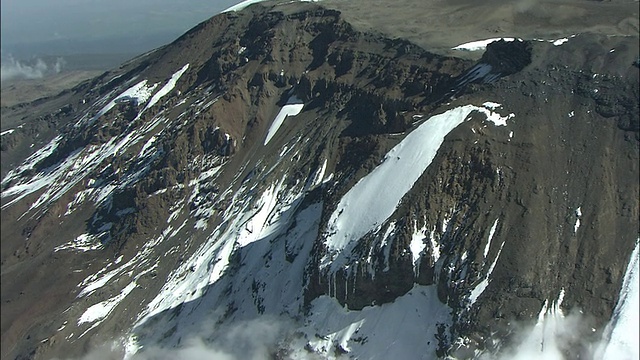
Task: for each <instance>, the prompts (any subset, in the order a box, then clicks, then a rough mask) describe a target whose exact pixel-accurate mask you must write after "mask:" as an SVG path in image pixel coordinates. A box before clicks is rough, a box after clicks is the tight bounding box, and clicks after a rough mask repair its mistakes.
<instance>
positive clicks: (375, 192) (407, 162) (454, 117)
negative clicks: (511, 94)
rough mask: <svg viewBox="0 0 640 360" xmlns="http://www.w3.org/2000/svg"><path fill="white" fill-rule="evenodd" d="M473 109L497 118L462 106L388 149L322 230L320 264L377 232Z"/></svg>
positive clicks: (436, 118) (351, 190) (338, 207)
mask: <svg viewBox="0 0 640 360" xmlns="http://www.w3.org/2000/svg"><path fill="white" fill-rule="evenodd" d="M473 111H479V112H482V113H483V114H485V115H487V117H488V118H489V117H495V116H499V115H498V114H494V113H492V112H491V111H490V110H488V109H486V108H484V107H477V106H474V105H466V106H461V107H457V108H454V109H451V110H448V111H446V112H444V113H442V114H439V115H435V116H433V117H431V118H430V119H428V120H427V121H425V122H424V123H423V124H421V125H420V126H419V127H418V128H417V129H415V130H414V131H412V132H411V133H409V135H407V136H406V137H405V138H404V139H403V140H402V141H401V142H400V143H399V144H398V145H396V146H395V147H394V148H393V149H391V151H389V153H387V154H386V156H385V157H384V160H383V162H382V163H381V164H380V165H378V166H377V167H376V168H375V169H374V170H373V171H372V172H371V173H369V174H368V175H366V176H365V177H363V178H362V179H360V181H358V182H357V183H356V184H355V185H354V186H353V187H352V188H351V189H350V190H349V191H348V192H347V193H346V194H345V195H344V196H343V197H342V199H340V201H339V203H338V205H337V206H336V209H335V211H334V212H333V213H332V214H331V216H330V217H329V221H328V223H327V228H326V231H325V239H326V240H325V243H326V245H327V248H328V250H329V252H328V253H327V255H326V256H325V258H324V261H323V265H324V266H326V265H327V264H328V263H329V262H331V261H332V260H333V259H331V258H330V257H334V256H336V255H337V254H339V253H341V252H342V251H343V250H344V249H345V248H346V247H347V246H350V245H352V244H353V242H355V241H356V240H358V239H360V238H361V237H362V236H364V235H365V234H366V233H368V232H370V231H372V230H376V229H379V228H380V226H381V225H382V223H383V222H384V221H385V220H386V219H387V218H389V216H391V214H393V212H394V211H395V209H396V206H397V205H398V203H399V202H400V200H401V199H402V197H403V196H404V195H405V194H406V193H407V191H409V190H410V189H411V188H412V187H413V184H414V183H415V182H416V180H418V178H419V177H420V176H421V175H422V174H423V173H424V171H425V170H426V169H427V167H428V166H429V165H430V164H431V161H432V160H433V158H434V157H435V156H436V153H437V151H438V149H439V148H440V145H441V144H442V142H443V141H444V138H445V136H446V135H447V134H448V133H449V132H450V131H451V130H453V129H454V128H456V127H457V126H458V125H459V124H461V123H462V122H464V121H465V119H467V118H468V116H469V115H470V114H471V112H473ZM398 174H402V176H398ZM382 189H384V191H382ZM333 264H334V266H340V265H341V264H339V263H337V262H333Z"/></svg>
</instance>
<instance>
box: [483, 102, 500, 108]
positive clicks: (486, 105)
mask: <svg viewBox="0 0 640 360" xmlns="http://www.w3.org/2000/svg"><path fill="white" fill-rule="evenodd" d="M482 106H484V107H486V108H487V109H489V110H495V109H498V108H501V107H502V104H498V103H496V102H492V101H487V102H485V103H483V104H482Z"/></svg>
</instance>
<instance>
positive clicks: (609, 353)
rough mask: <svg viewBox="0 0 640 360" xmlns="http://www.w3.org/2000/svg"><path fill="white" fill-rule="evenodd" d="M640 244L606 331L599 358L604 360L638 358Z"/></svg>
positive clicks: (632, 257)
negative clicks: (639, 250)
mask: <svg viewBox="0 0 640 360" xmlns="http://www.w3.org/2000/svg"><path fill="white" fill-rule="evenodd" d="M638 243H639V241H638V240H636V247H635V248H634V249H633V252H632V253H631V258H630V259H629V264H628V265H627V271H626V272H625V275H624V280H623V283H622V288H621V289H620V296H619V298H618V303H617V304H616V307H615V309H614V310H613V316H612V317H611V321H610V322H609V324H607V327H606V328H605V331H604V335H603V340H604V341H605V345H604V346H603V347H602V349H600V355H599V356H596V358H601V359H604V360H617V359H639V358H640V351H639V349H638V339H639V338H640V333H639V329H640V323H639V320H638V319H640V312H639V310H640V300H639V299H640V295H639V294H640V276H638V272H639V271H640V269H639V267H638V263H639V262H640V258H639V253H638Z"/></svg>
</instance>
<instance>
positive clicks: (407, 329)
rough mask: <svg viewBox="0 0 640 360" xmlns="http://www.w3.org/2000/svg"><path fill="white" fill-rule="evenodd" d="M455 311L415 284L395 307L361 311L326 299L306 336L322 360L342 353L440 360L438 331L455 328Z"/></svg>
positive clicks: (432, 290) (315, 305) (315, 307)
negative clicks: (436, 351)
mask: <svg viewBox="0 0 640 360" xmlns="http://www.w3.org/2000/svg"><path fill="white" fill-rule="evenodd" d="M450 311H451V309H450V308H449V307H447V306H446V305H444V304H442V303H441V302H440V301H439V300H438V296H437V292H436V287H435V286H433V285H432V286H420V285H416V286H414V288H413V289H411V290H410V291H409V292H408V293H406V294H405V295H403V296H400V297H398V298H397V299H396V300H395V301H394V302H392V303H388V304H383V305H380V306H367V307H365V308H363V309H362V310H360V311H350V310H347V309H346V308H344V307H342V306H340V304H339V303H338V302H337V301H336V300H335V299H333V298H330V297H327V296H321V297H320V298H318V299H315V300H314V301H313V302H312V308H311V315H310V317H309V319H308V320H307V325H306V329H305V330H304V331H305V333H306V336H307V338H310V339H311V340H310V341H309V342H308V345H309V347H310V348H311V349H312V350H314V351H315V352H317V353H318V355H319V356H320V357H321V358H334V357H333V356H335V350H336V349H338V348H341V350H343V351H347V352H349V358H355V359H371V360H374V359H425V358H426V359H432V358H433V359H435V358H436V354H435V350H436V348H437V346H438V340H436V339H435V334H436V333H437V326H438V324H443V325H445V326H447V325H449V324H450V323H451V318H450Z"/></svg>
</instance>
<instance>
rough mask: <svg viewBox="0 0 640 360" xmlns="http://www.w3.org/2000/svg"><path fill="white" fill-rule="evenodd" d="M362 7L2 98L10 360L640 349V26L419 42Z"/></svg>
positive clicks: (266, 14) (231, 29) (191, 38)
mask: <svg viewBox="0 0 640 360" xmlns="http://www.w3.org/2000/svg"><path fill="white" fill-rule="evenodd" d="M588 3H589V5H584V3H583V2H576V3H563V4H564V5H561V6H560V7H559V9H560V10H562V6H569V4H573V5H571V6H573V7H572V9H575V8H578V9H589V11H592V12H591V13H588V14H586V15H585V13H582V15H583V16H587V15H589V14H592V13H597V14H598V16H600V15H601V14H605V15H606V17H605V19H604V20H602V21H603V24H605V25H606V24H608V22H609V21H611V19H612V17H614V15H615V16H618V17H621V18H622V19H623V20H620V22H619V23H617V24H618V26H617V27H616V28H617V29H618V30H619V31H620V32H623V30H624V29H627V28H629V27H630V28H631V29H633V26H634V23H633V20H629V18H628V16H631V18H632V19H633V14H634V13H633V11H637V3H632V4H629V3H622V5H621V4H619V3H612V4H604V3H593V2H588ZM354 4H357V3H356V2H349V4H344V5H343V7H342V8H341V6H340V5H339V4H336V3H334V2H327V3H319V4H317V3H306V2H292V3H285V4H279V3H271V2H264V3H259V4H254V5H251V6H248V7H246V8H244V9H238V11H229V12H225V13H222V14H219V15H216V16H214V17H212V18H211V19H210V20H207V21H205V22H203V23H201V24H199V25H198V26H196V27H195V28H193V29H192V30H190V31H189V32H187V33H185V34H184V35H183V36H181V37H180V38H178V39H177V40H176V41H174V42H173V43H171V44H169V45H166V46H164V47H161V48H159V49H156V50H154V51H152V52H149V53H147V54H143V55H141V56H139V57H137V58H134V59H132V60H130V61H128V62H126V63H124V64H123V65H122V66H120V67H119V68H117V69H114V70H112V71H108V72H105V73H104V74H102V75H101V76H99V77H97V78H94V79H92V80H90V81H87V82H84V83H82V84H80V85H78V86H76V87H74V88H73V89H70V90H68V91H65V92H62V93H60V94H59V95H57V96H55V97H51V98H46V99H41V100H38V101H35V102H32V103H29V104H21V105H16V106H14V107H11V108H4V109H3V124H2V126H3V128H2V153H1V155H2V169H1V174H2V218H1V221H2V223H1V225H2V243H1V245H2V255H1V262H2V274H1V277H2V295H1V297H2V324H1V326H2V346H1V353H2V358H3V359H4V358H7V359H50V358H64V359H66V358H82V357H84V358H87V359H93V358H126V359H173V358H221V359H229V358H234V359H247V358H255V359H262V358H275V359H288V358H292V359H299V358H309V359H315V358H320V359H325V358H363V359H388V358H401V359H419V358H425V359H433V358H445V357H447V358H455V359H471V358H474V359H501V358H505V359H506V358H516V357H517V356H520V357H522V358H528V357H531V356H539V357H543V358H558V359H560V358H567V359H577V358H581V359H582V358H602V357H604V358H612V359H618V358H637V356H638V349H637V341H636V339H637V333H638V312H637V308H638V238H639V236H638V234H639V227H638V219H639V217H638V208H639V204H638V198H639V196H638V177H639V169H638V158H639V148H638V144H639V141H640V133H639V123H640V111H639V105H638V99H639V95H640V90H639V81H638V74H639V68H638V65H639V64H638V59H639V55H638V36H637V31H636V32H635V33H634V32H633V31H631V35H629V34H624V33H616V34H615V36H611V34H607V33H606V31H608V30H609V27H607V26H605V25H602V26H600V27H599V26H598V24H595V23H589V27H588V28H587V27H585V29H586V30H587V31H584V32H580V31H576V33H573V34H565V35H564V36H555V35H558V34H553V35H554V36H553V37H551V36H550V34H547V33H545V31H544V29H542V30H541V29H537V30H536V29H535V28H536V26H535V24H536V22H535V21H529V22H523V26H522V28H521V29H520V30H519V31H520V32H519V33H516V32H514V33H512V34H504V36H498V37H496V38H495V39H492V40H488V41H482V42H480V43H478V42H476V40H484V38H480V37H475V36H478V35H479V34H481V33H482V31H485V30H486V29H485V28H482V29H483V30H482V31H480V30H478V31H477V32H468V31H471V30H469V29H467V30H466V31H467V32H463V31H462V30H460V32H459V33H458V34H457V35H455V36H457V37H459V38H463V37H466V38H467V40H465V41H460V42H456V43H452V44H449V45H447V46H442V44H440V43H438V41H440V42H442V43H443V44H444V43H446V42H444V41H443V40H438V41H435V42H432V41H431V40H430V39H429V38H428V37H425V39H423V41H424V43H420V45H418V44H417V42H412V41H411V40H408V38H411V36H399V35H403V34H406V33H405V32H403V31H404V30H402V26H401V25H402V24H399V23H396V22H393V21H392V19H396V17H397V16H398V15H397V14H403V13H404V12H405V11H407V8H403V9H402V10H397V11H396V12H395V13H394V11H393V10H389V9H387V8H384V7H377V8H376V9H373V8H367V7H362V6H364V5H362V4H363V3H360V4H361V8H362V9H363V10H362V11H363V14H365V15H364V16H363V17H362V18H361V19H360V20H359V21H355V20H353V17H354V11H355V10H354V7H355V6H356V5H354ZM372 4H373V3H372ZM433 4H435V3H431V5H433ZM452 4H453V5H450V6H452V8H449V9H455V11H453V10H452V13H450V15H451V14H454V15H455V14H465V15H467V16H468V12H469V11H470V10H469V9H465V8H464V6H462V5H461V4H458V3H455V2H454V3H452ZM442 6H443V8H444V5H442ZM487 6H489V5H487ZM532 6H533V5H532ZM625 6H626V7H625ZM531 9H534V10H536V9H538V8H537V7H532V8H531ZM542 9H543V10H544V9H547V8H546V7H542ZM621 9H623V10H624V9H626V10H628V11H626V12H623V11H622V10H621ZM340 10H342V11H340ZM485 10H486V9H485ZM614 10H615V11H614ZM375 11H378V13H377V14H378V15H380V12H388V13H389V18H388V20H389V21H391V22H393V24H392V25H393V26H389V29H386V28H384V27H382V26H381V27H379V29H378V30H385V31H386V30H388V32H387V33H385V32H381V31H374V29H373V28H372V27H375V24H376V21H382V20H383V18H382V17H381V16H373V15H371V14H372V13H375ZM443 11H444V10H443ZM527 11H529V10H527ZM531 11H533V10H531ZM585 11H586V10H585ZM564 12H565V13H571V11H569V10H566V9H565V10H564ZM578 13H580V12H578ZM394 14H396V15H394ZM522 14H527V12H526V11H524V10H523V12H519V13H517V16H516V17H515V18H517V19H519V18H521V17H522V16H524V15H522ZM531 14H538V13H536V12H534V13H531ZM612 14H614V15H612ZM636 14H637V12H636ZM441 15H442V14H441V12H434V13H433V14H432V15H431V16H432V18H433V19H434V24H433V26H434V27H437V26H438V25H439V24H440V23H439V22H442V21H445V20H443V19H442V18H441ZM594 16H595V15H594ZM602 16H604V15H602ZM565 18H566V19H567V20H566V21H567V24H569V25H570V26H569V25H568V26H567V27H568V28H572V26H577V25H576V24H577V23H575V22H573V23H572V22H571V21H570V20H571V19H569V18H568V17H565ZM635 18H636V19H637V16H635ZM449 19H458V18H457V17H455V16H453V15H451V17H450V18H449ZM624 19H626V20H624ZM407 21H408V20H407ZM456 21H457V20H456ZM479 21H481V20H479ZM540 21H542V20H540ZM624 21H626V22H624ZM551 22H552V23H553V21H551ZM407 24H408V23H407ZM620 24H622V25H620ZM552 25H553V24H552ZM407 26H408V28H409V29H411V26H409V25H407ZM467 26H469V27H470V28H471V29H473V26H472V25H467ZM550 26H551V25H550ZM551 28H552V27H551ZM572 29H573V28H572ZM620 29H622V30H620ZM636 29H637V26H636ZM424 31H426V32H428V30H424ZM534 31H537V32H538V33H539V35H535V36H534V35H532V34H533V33H532V32H534ZM548 31H549V32H554V31H551V30H548ZM625 31H626V30H625ZM409 32H410V33H412V34H413V36H415V35H416V34H417V33H415V32H412V31H409ZM508 35H511V36H508ZM453 37H454V36H453V35H449V39H452V38H453ZM503 38H504V39H503ZM429 44H433V46H432V49H431V48H430V46H429ZM452 48H457V49H455V50H452ZM634 336H636V337H634Z"/></svg>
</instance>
